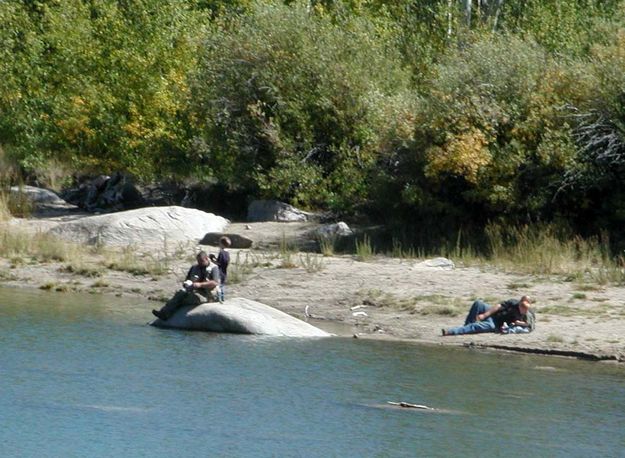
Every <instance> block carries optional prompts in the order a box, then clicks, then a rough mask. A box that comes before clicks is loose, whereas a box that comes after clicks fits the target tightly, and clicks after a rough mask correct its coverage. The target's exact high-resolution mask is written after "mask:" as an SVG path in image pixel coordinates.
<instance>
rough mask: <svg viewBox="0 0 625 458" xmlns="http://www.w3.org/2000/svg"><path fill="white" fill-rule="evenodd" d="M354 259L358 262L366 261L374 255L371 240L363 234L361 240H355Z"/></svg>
mask: <svg viewBox="0 0 625 458" xmlns="http://www.w3.org/2000/svg"><path fill="white" fill-rule="evenodd" d="M355 243H356V259H357V260H358V261H368V260H370V259H371V258H372V257H373V255H374V254H375V250H374V248H373V245H372V244H371V239H370V238H369V236H368V235H367V234H365V235H364V236H363V238H362V240H358V239H356V242H355Z"/></svg>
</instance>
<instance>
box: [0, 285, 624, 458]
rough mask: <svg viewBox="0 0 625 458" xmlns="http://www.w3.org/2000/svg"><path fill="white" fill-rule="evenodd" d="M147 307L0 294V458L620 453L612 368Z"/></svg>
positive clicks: (619, 383)
mask: <svg viewBox="0 0 625 458" xmlns="http://www.w3.org/2000/svg"><path fill="white" fill-rule="evenodd" d="M153 305H154V304H151V303H147V302H141V301H136V300H134V303H133V301H131V300H128V301H127V300H125V299H124V298H108V297H102V296H95V295H82V296H79V295H71V294H63V293H46V292H39V291H22V290H15V289H6V288H5V289H0V346H1V348H2V352H0V386H1V387H2V389H1V390H0V412H1V414H0V418H1V422H0V456H3V457H100V456H102V457H105V456H106V457H111V456H113V457H117V456H120V457H121V456H123V457H135V456H146V457H161V456H162V457H170V456H185V457H208V456H228V457H230V456H233V457H237V456H260V457H266V456H275V457H291V456H294V457H295V456H302V457H328V456H330V457H351V456H354V457H362V456H366V457H370V456H371V457H395V456H406V457H413V456H453V455H463V456H528V455H529V456H556V457H558V456H562V457H569V456H579V457H588V456H624V455H625V369H623V368H622V367H620V366H612V365H606V364H600V363H591V362H583V361H576V360H568V359H559V358H547V357H537V356H526V355H516V354H503V353H500V354H494V353H486V352H481V351H472V350H466V349H455V348H453V349H449V348H438V347H424V346H418V345H414V344H409V343H389V342H370V341H365V340H354V339H344V338H329V339H315V340H306V339H288V338H262V337H253V336H240V335H220V334H205V333H191V332H179V331H172V330H159V329H155V328H152V327H149V326H146V325H145V323H146V322H147V321H148V320H149V319H150V314H149V310H150V309H151V308H152V307H153ZM399 400H403V401H408V402H413V403H419V404H426V405H428V406H432V407H435V408H436V409H438V410H436V411H415V410H408V409H393V408H388V407H387V404H386V402H387V401H399Z"/></svg>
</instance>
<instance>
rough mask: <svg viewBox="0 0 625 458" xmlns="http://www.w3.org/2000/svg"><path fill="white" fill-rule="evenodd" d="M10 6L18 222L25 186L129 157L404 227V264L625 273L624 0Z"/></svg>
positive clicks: (164, 173)
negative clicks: (432, 256)
mask: <svg viewBox="0 0 625 458" xmlns="http://www.w3.org/2000/svg"><path fill="white" fill-rule="evenodd" d="M0 21H1V22H2V24H3V27H2V29H1V30H0V219H6V218H7V217H8V214H9V213H10V214H13V215H24V216H27V215H28V214H29V208H28V205H27V202H26V201H25V200H23V199H21V198H20V195H19V193H18V194H17V195H16V196H13V195H10V194H9V193H7V189H8V185H15V184H20V183H31V182H35V180H36V182H37V183H39V184H42V185H45V186H48V187H51V188H55V189H58V188H60V187H62V186H64V185H68V184H70V182H71V181H72V179H73V178H72V177H78V176H80V175H84V174H99V173H108V174H111V173H112V172H115V171H120V170H121V171H125V172H129V173H131V174H133V175H135V176H136V177H137V178H138V179H139V180H145V181H148V180H153V179H172V178H173V179H175V180H187V179H194V180H199V181H202V182H204V183H205V184H207V185H211V186H215V187H216V188H218V189H221V190H223V194H224V195H226V196H227V195H228V193H236V194H237V195H239V196H245V197H249V198H250V199H251V198H258V197H266V198H276V199H280V200H283V201H287V202H290V203H292V204H295V205H298V206H302V207H305V208H308V209H322V210H331V211H333V212H335V213H336V214H340V215H345V216H346V217H349V216H353V217H359V218H364V217H366V218H367V219H368V220H369V221H370V222H372V223H379V222H383V223H385V224H386V225H387V226H389V227H390V228H402V231H403V232H402V234H401V236H400V234H399V233H400V231H399V230H398V231H395V232H396V233H395V234H394V235H393V237H389V241H390V240H391V239H395V238H396V239H397V241H393V246H392V247H384V249H385V252H389V251H392V252H393V255H394V256H397V257H399V258H410V257H414V256H423V255H428V254H429V253H430V252H432V251H433V249H432V248H431V247H436V250H435V251H436V252H437V254H442V255H446V256H452V257H454V258H455V259H462V260H466V261H467V262H471V260H472V259H477V258H479V257H486V258H488V259H491V260H494V261H495V262H496V263H497V262H498V260H501V261H502V263H503V262H504V261H503V260H504V259H514V266H515V268H517V269H520V270H521V271H527V272H531V273H539V274H551V273H560V272H564V271H567V270H571V261H572V260H574V261H575V265H576V267H574V270H575V272H576V273H575V277H576V278H589V277H592V278H590V279H591V280H592V281H593V282H599V283H602V282H616V283H623V282H625V274H624V273H623V269H622V266H621V264H622V262H621V261H620V258H619V256H618V255H620V254H622V250H623V248H625V236H623V232H622V230H621V228H622V227H623V224H624V223H625V182H624V181H623V180H622V176H623V174H624V173H625V96H624V92H623V88H624V87H625V72H623V71H622V69H623V68H625V26H624V25H623V24H625V0H540V1H539V0H527V1H523V2H512V1H506V2H494V1H493V2H487V3H485V2H461V1H457V0H454V1H449V0H424V1H419V2H415V1H412V0H410V1H409V0H398V1H394V2H387V1H382V0H309V1H302V0H284V1H280V0H202V1H198V0H158V1H157V0H130V1H126V2H118V1H114V0H98V1H89V2H87V1H85V0H59V1H51V0H43V1H39V2H30V1H26V0H14V1H6V2H0ZM241 201H242V202H243V201H245V199H241ZM538 222H540V225H538ZM537 226H540V227H537ZM602 237H603V239H602ZM600 239H601V240H600ZM360 243H364V242H360ZM334 248H335V247H334V246H332V247H330V245H329V244H323V245H321V251H322V253H324V254H327V253H330V252H333V251H334ZM365 248H367V247H366V244H365V245H363V246H361V248H360V249H361V250H363V249H365ZM371 248H372V251H373V250H374V249H380V248H382V247H376V246H375V244H374V243H373V242H372V244H371ZM357 251H358V249H357ZM159 262H161V261H160V260H154V264H155V265H154V266H151V267H153V268H155V269H156V271H159V270H161V271H162V270H163V269H164V268H166V266H164V267H163V266H161V267H159V266H158V265H157V264H158V263H159ZM132 263H133V261H132V260H131V259H129V260H127V261H126V262H125V263H124V262H122V263H117V264H111V265H115V266H117V268H120V269H123V270H133V269H134V268H133V267H132V266H131V265H132ZM291 263H292V264H294V263H293V262H291ZM124 264H125V265H124Z"/></svg>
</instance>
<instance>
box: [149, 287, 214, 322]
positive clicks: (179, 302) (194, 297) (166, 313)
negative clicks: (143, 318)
mask: <svg viewBox="0 0 625 458" xmlns="http://www.w3.org/2000/svg"><path fill="white" fill-rule="evenodd" d="M202 302H203V301H202V300H201V296H200V295H199V294H197V293H194V292H187V291H177V292H176V294H174V296H173V297H172V298H171V299H169V300H168V301H167V303H166V304H165V305H164V306H163V307H162V308H161V309H160V310H159V313H158V314H156V315H157V316H159V315H160V316H159V318H161V319H163V320H168V319H169V318H170V317H171V316H172V315H173V314H174V313H176V310H178V309H179V308H180V307H184V306H185V305H199V304H201V303H202Z"/></svg>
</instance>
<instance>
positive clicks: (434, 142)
mask: <svg viewBox="0 0 625 458" xmlns="http://www.w3.org/2000/svg"><path fill="white" fill-rule="evenodd" d="M437 75H438V76H437V77H436V78H434V79H433V80H432V82H431V85H430V88H429V92H428V94H427V95H426V96H425V97H424V98H423V99H422V100H421V107H420V109H419V111H418V112H417V114H416V133H415V140H414V143H413V144H412V145H410V147H408V148H405V149H404V150H403V151H401V152H398V153H397V155H396V157H395V158H394V159H392V160H389V161H387V163H388V164H392V165H393V166H392V168H391V169H388V170H387V176H388V181H387V182H382V185H383V186H391V187H393V188H395V189H396V190H397V194H394V195H400V196H401V201H400V203H401V205H404V206H407V210H410V211H412V212H413V214H414V215H422V216H423V215H430V216H435V217H439V216H441V215H445V216H452V217H453V215H456V216H455V217H456V222H455V224H458V223H459V222H461V221H462V220H467V219H468V220H471V219H478V220H479V219H483V220H486V219H488V218H491V217H495V216H499V217H504V218H506V219H508V220H522V221H523V220H534V219H540V218H543V217H549V216H553V215H552V213H553V209H552V208H551V202H552V199H553V197H554V195H555V193H556V191H557V188H558V185H559V183H560V181H561V177H562V174H563V171H564V169H565V166H566V165H567V163H568V162H570V161H571V159H572V158H573V156H574V154H575V145H574V141H573V137H572V132H571V126H570V124H569V122H568V121H567V117H566V114H567V113H566V112H565V110H564V109H563V108H564V106H565V104H566V103H570V102H571V100H574V99H576V98H580V97H581V98H583V97H585V93H586V91H587V85H586V84H584V77H583V72H581V71H577V70H576V69H575V67H574V66H570V67H567V66H564V65H563V63H561V62H558V61H556V60H554V59H553V58H552V57H550V56H549V55H548V54H547V53H546V52H545V51H544V50H543V49H542V48H541V47H540V46H538V45H536V44H535V43H533V42H531V41H527V40H523V39H519V38H516V37H514V36H506V35H504V36H499V37H497V36H495V37H493V38H484V39H480V40H478V41H476V42H475V43H473V44H471V45H469V46H465V47H463V48H460V49H458V50H457V51H456V52H454V53H452V54H450V55H449V56H447V57H446V58H445V59H444V60H443V61H442V62H441V64H440V65H439V66H438V67H437ZM393 203H394V204H395V208H397V207H398V204H397V201H396V200H395V201H394V202H392V203H391V204H390V205H389V204H387V205H385V207H386V208H390V207H391V205H392V204H393ZM401 205H400V206H401Z"/></svg>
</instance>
